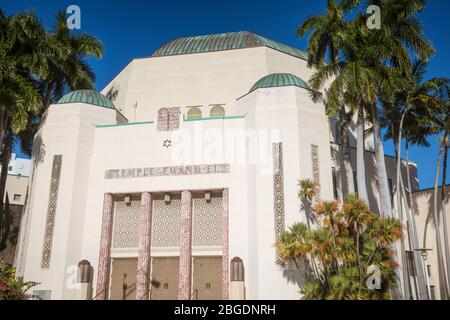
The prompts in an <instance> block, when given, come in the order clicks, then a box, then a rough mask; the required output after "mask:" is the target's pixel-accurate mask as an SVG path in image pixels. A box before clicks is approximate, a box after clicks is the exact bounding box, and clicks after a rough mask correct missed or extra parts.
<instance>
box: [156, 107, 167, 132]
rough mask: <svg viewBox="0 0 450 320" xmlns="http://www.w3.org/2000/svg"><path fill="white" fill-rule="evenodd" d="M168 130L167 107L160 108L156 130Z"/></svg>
mask: <svg viewBox="0 0 450 320" xmlns="http://www.w3.org/2000/svg"><path fill="white" fill-rule="evenodd" d="M168 130H169V109H167V108H161V109H159V111H158V131H168Z"/></svg>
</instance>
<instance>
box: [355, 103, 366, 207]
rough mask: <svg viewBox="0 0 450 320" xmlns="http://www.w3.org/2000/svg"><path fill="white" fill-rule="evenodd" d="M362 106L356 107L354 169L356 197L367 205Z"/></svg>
mask: <svg viewBox="0 0 450 320" xmlns="http://www.w3.org/2000/svg"><path fill="white" fill-rule="evenodd" d="M364 123H365V116H364V105H363V104H362V103H360V105H359V107H358V120H357V125H356V167H357V180H358V196H359V197H360V198H361V199H362V200H364V201H365V202H366V203H367V204H369V196H368V194H367V185H366V163H365V159H364V154H365V146H364V144H365V143H364V140H365V139H364Z"/></svg>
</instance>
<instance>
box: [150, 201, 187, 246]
mask: <svg viewBox="0 0 450 320" xmlns="http://www.w3.org/2000/svg"><path fill="white" fill-rule="evenodd" d="M180 219H181V199H172V200H171V201H170V203H169V204H166V203H165V202H164V200H154V201H153V217H152V232H151V234H152V240H151V243H152V247H179V246H180Z"/></svg>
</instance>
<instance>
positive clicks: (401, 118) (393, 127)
mask: <svg viewBox="0 0 450 320" xmlns="http://www.w3.org/2000/svg"><path fill="white" fill-rule="evenodd" d="M427 65H428V64H427V63H426V62H425V61H423V60H417V61H415V62H414V63H413V64H412V66H411V67H410V70H408V72H407V73H406V74H404V76H403V77H404V78H405V79H406V81H403V82H402V86H399V88H398V91H397V92H396V94H395V97H394V99H393V100H392V102H386V101H383V109H384V115H385V116H384V119H383V125H384V126H386V127H387V129H388V130H387V134H386V135H385V139H386V138H387V139H389V138H392V139H393V141H394V147H395V150H396V158H397V206H398V208H399V209H398V210H399V215H400V216H402V206H401V197H402V191H403V190H401V186H402V185H403V181H402V176H401V162H402V160H401V144H402V139H403V137H405V140H406V148H405V156H406V175H407V180H408V181H407V184H408V195H409V199H408V201H409V208H408V210H407V220H408V221H410V222H411V225H410V230H409V236H410V239H411V242H412V249H413V250H414V255H415V265H416V269H417V273H418V282H419V291H420V295H421V298H422V299H426V298H427V294H426V293H427V292H426V291H427V290H426V283H425V275H424V272H425V270H423V268H422V263H421V257H420V253H419V252H418V251H417V250H418V249H419V248H420V246H419V237H418V234H417V228H416V220H415V213H414V212H412V211H413V206H412V203H413V202H412V190H411V180H410V168H409V163H408V147H409V143H412V144H418V145H422V146H428V145H429V143H428V142H427V141H426V137H427V136H429V135H432V134H435V133H437V132H436V129H435V128H434V126H433V125H432V123H431V122H430V120H427V118H428V117H429V114H430V112H432V110H434V109H436V108H438V107H439V104H440V102H439V100H438V99H437V98H436V96H435V94H434V92H435V91H436V89H437V88H438V86H439V83H441V82H442V79H438V78H435V79H431V80H429V81H425V82H423V75H424V74H425V71H426V67H427Z"/></svg>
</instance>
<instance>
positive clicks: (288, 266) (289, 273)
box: [278, 258, 308, 289]
mask: <svg viewBox="0 0 450 320" xmlns="http://www.w3.org/2000/svg"><path fill="white" fill-rule="evenodd" d="M278 266H279V267H280V269H281V270H282V272H283V277H284V278H286V280H287V282H288V283H289V284H296V285H297V286H298V287H299V289H300V288H302V287H304V285H305V284H306V274H307V272H308V271H307V269H306V268H305V267H302V266H305V263H304V258H300V259H297V261H296V262H295V263H294V262H286V263H279V264H278Z"/></svg>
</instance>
